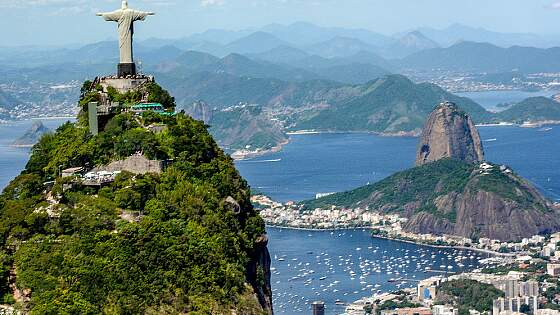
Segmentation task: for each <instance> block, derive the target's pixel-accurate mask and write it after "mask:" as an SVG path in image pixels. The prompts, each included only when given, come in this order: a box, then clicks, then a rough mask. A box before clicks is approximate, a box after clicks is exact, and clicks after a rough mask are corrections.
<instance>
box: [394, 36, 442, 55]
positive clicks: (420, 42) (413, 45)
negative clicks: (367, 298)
mask: <svg viewBox="0 0 560 315" xmlns="http://www.w3.org/2000/svg"><path fill="white" fill-rule="evenodd" d="M438 47H439V45H438V43H436V42H435V41H433V40H431V39H430V38H428V37H426V36H425V35H424V34H422V33H421V32H418V31H415V32H410V33H407V34H405V35H403V36H401V37H399V38H398V39H397V40H396V41H395V42H394V43H393V44H391V45H389V46H388V47H387V48H385V49H384V55H385V56H390V57H391V58H392V59H396V58H402V57H406V56H408V55H411V54H413V53H416V52H419V51H422V50H426V49H433V48H438Z"/></svg>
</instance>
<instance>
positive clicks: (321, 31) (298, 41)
mask: <svg viewBox="0 0 560 315" xmlns="http://www.w3.org/2000/svg"><path fill="white" fill-rule="evenodd" d="M262 31H264V32H267V33H270V34H273V35H274V36H276V37H278V38H280V39H282V40H284V41H286V42H290V43H292V44H295V45H296V46H309V45H312V44H316V43H319V42H324V41H327V40H330V39H332V38H334V37H348V38H355V39H358V40H360V41H362V42H364V43H367V44H369V45H373V46H384V45H387V44H389V43H391V42H392V40H391V38H390V37H388V36H385V35H382V34H379V33H375V32H372V31H369V30H365V29H348V28H338V27H322V26H317V25H314V24H311V23H307V22H296V23H293V24H290V25H281V24H271V25H267V26H265V27H263V28H262Z"/></svg>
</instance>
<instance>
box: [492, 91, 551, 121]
mask: <svg viewBox="0 0 560 315" xmlns="http://www.w3.org/2000/svg"><path fill="white" fill-rule="evenodd" d="M496 116H497V117H499V119H500V120H502V121H511V122H517V123H523V122H526V121H545V120H555V121H560V103H558V102H557V101H555V100H553V99H551V98H547V97H531V98H528V99H526V100H524V101H522V102H520V103H517V104H515V105H513V106H512V107H510V108H508V109H506V110H504V111H503V112H500V113H498V114H497V115H496Z"/></svg>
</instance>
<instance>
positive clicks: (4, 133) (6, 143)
mask: <svg viewBox="0 0 560 315" xmlns="http://www.w3.org/2000/svg"><path fill="white" fill-rule="evenodd" d="M72 120H73V119H72ZM41 121H42V122H43V125H45V127H47V128H49V129H51V130H53V131H54V130H55V129H56V128H58V126H60V125H62V124H63V123H65V122H67V121H68V119H45V120H41ZM32 124H33V120H25V121H18V122H13V123H8V124H0V189H4V187H6V185H8V183H9V182H10V181H11V180H12V179H13V178H14V177H16V176H17V175H19V173H20V172H21V171H22V170H23V169H24V168H25V165H26V164H27V160H28V159H29V152H30V149H29V148H15V147H11V146H10V145H11V144H12V143H13V142H14V141H15V140H16V139H17V138H19V137H21V136H23V134H24V133H25V132H26V131H27V130H28V129H29V128H30V127H31V125H32Z"/></svg>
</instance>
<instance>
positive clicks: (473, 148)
mask: <svg viewBox="0 0 560 315" xmlns="http://www.w3.org/2000/svg"><path fill="white" fill-rule="evenodd" d="M444 158H453V159H457V160H461V161H465V162H467V163H475V162H480V161H483V160H484V150H483V148H482V142H481V141H480V135H479V134H478V131H477V129H476V127H475V124H474V122H473V121H472V119H471V117H470V116H469V115H468V114H467V113H465V112H464V111H463V110H461V109H460V108H459V107H458V106H457V105H455V104H454V103H452V102H443V103H441V104H439V105H438V106H437V107H436V108H435V109H434V111H433V112H432V113H431V114H430V116H429V118H428V121H427V123H426V125H425V127H424V129H423V131H422V136H421V138H420V144H419V145H418V152H417V154H416V166H421V165H424V164H427V163H430V162H434V161H437V160H441V159H444Z"/></svg>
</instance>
